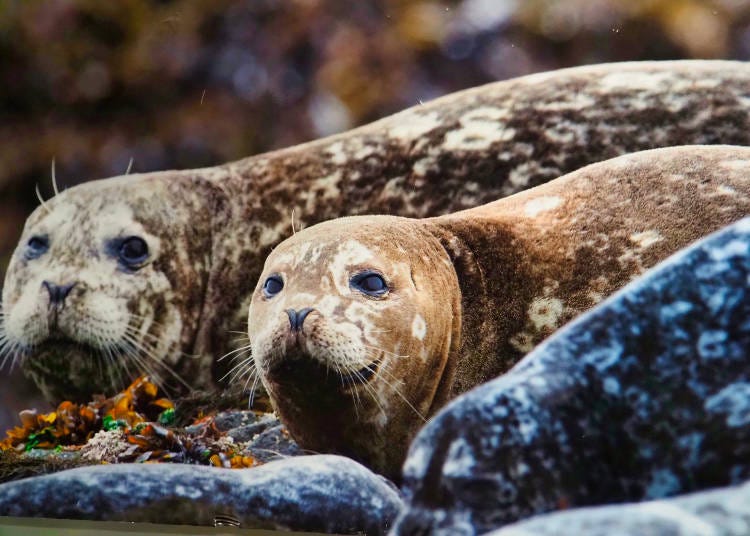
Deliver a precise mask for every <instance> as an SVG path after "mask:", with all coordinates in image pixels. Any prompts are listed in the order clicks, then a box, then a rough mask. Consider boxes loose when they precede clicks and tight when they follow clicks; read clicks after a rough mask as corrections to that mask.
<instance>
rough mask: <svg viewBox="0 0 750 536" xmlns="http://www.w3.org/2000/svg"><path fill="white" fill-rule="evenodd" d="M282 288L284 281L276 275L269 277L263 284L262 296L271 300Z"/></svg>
mask: <svg viewBox="0 0 750 536" xmlns="http://www.w3.org/2000/svg"><path fill="white" fill-rule="evenodd" d="M283 288H284V280H283V279H281V278H280V277H279V276H277V275H272V276H269V277H268V279H266V282H265V283H263V295H264V296H265V297H266V298H272V297H274V296H276V294H278V293H279V292H281V289H283Z"/></svg>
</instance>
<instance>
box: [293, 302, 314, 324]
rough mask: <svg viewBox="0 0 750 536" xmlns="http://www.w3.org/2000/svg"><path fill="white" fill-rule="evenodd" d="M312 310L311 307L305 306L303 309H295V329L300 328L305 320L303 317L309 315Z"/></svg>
mask: <svg viewBox="0 0 750 536" xmlns="http://www.w3.org/2000/svg"><path fill="white" fill-rule="evenodd" d="M312 310H313V308H312V307H305V308H304V309H300V310H299V311H297V329H302V323H303V322H304V321H305V318H307V315H309V314H310V312H311V311H312Z"/></svg>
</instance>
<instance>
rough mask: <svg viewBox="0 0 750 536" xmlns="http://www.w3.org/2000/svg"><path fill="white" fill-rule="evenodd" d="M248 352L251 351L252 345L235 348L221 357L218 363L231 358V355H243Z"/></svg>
mask: <svg viewBox="0 0 750 536" xmlns="http://www.w3.org/2000/svg"><path fill="white" fill-rule="evenodd" d="M247 350H251V346H250V344H246V345H245V346H241V347H239V348H235V349H234V350H230V351H229V352H227V353H226V354H224V355H223V356H221V357H220V358H219V359H218V360H217V361H222V360H224V359H226V358H227V357H229V356H230V355H234V354H238V353H239V354H241V353H242V352H245V351H247ZM238 357H241V356H238Z"/></svg>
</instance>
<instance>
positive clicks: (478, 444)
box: [395, 218, 750, 535]
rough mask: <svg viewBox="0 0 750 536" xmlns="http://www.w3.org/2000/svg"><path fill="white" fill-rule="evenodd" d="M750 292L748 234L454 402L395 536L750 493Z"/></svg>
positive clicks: (645, 283)
mask: <svg viewBox="0 0 750 536" xmlns="http://www.w3.org/2000/svg"><path fill="white" fill-rule="evenodd" d="M749 278H750V218H746V219H744V220H742V221H740V222H737V223H735V224H733V225H731V226H729V227H727V228H725V229H724V230H722V231H720V232H718V233H716V234H714V235H711V236H710V237H709V238H707V239H705V240H703V241H701V242H698V243H697V244H695V245H693V246H691V247H689V248H687V249H685V250H683V251H681V252H679V253H677V254H676V255H674V256H672V257H670V258H669V259H668V260H666V261H665V262H663V263H661V264H659V265H658V266H657V267H656V268H654V269H652V270H651V271H649V272H647V273H646V274H645V275H644V276H643V277H642V278H640V279H638V280H636V281H634V282H633V283H631V284H630V285H628V286H627V287H625V288H624V289H623V290H621V291H620V292H618V293H617V294H615V295H614V296H612V297H611V298H609V299H608V300H606V301H604V302H603V303H602V304H600V305H599V306H598V307H596V308H595V309H592V310H591V311H589V312H588V313H586V314H584V315H582V316H581V317H579V318H578V319H577V320H575V321H573V322H572V323H570V324H568V326H566V327H564V328H563V329H562V330H560V331H559V332H558V333H557V334H556V335H554V336H553V337H551V338H550V339H548V340H547V341H546V342H544V343H542V345H540V346H539V347H538V348H537V349H536V350H535V351H533V352H532V353H530V354H529V355H528V356H527V357H526V358H524V359H523V360H522V361H521V362H520V363H519V364H518V365H517V366H516V367H514V368H513V369H511V371H510V372H509V373H508V374H506V375H504V376H501V377H499V378H497V379H495V380H493V381H491V382H489V383H487V384H484V385H482V386H479V387H477V388H476V389H474V390H472V391H470V392H468V393H466V394H465V395H463V396H461V397H459V398H457V399H456V400H454V401H453V402H452V403H450V404H449V405H448V406H446V408H444V409H443V410H442V411H441V412H440V413H439V414H438V415H437V416H436V417H435V418H434V419H432V420H431V421H430V422H429V423H428V424H427V425H426V426H425V428H423V430H422V431H421V432H420V434H419V435H418V436H417V438H416V439H415V441H414V442H413V444H412V446H411V448H410V452H409V455H408V458H407V460H406V462H405V465H404V493H405V496H406V502H407V506H406V510H405V512H404V514H403V516H402V517H401V518H400V520H399V521H398V523H397V528H396V530H395V533H396V534H400V535H406V534H423V533H426V532H430V533H431V534H474V533H481V532H484V531H488V530H491V529H493V528H497V527H500V526H502V525H505V524H508V523H511V522H514V521H517V520H519V519H522V518H526V517H529V516H532V515H535V514H539V513H543V512H549V511H552V510H556V509H560V508H565V507H575V506H585V505H596V504H605V503H617V502H626V501H641V500H648V499H656V498H662V497H668V496H674V495H677V494H682V493H687V492H691V491H697V490H703V489H706V488H710V487H717V486H726V485H729V484H736V483H739V482H742V481H744V480H747V479H748V478H750V359H748V352H749V351H750V289H749V288H748V287H749V286H750V285H749V283H748V281H749V280H750V279H749ZM422 531H425V532H422Z"/></svg>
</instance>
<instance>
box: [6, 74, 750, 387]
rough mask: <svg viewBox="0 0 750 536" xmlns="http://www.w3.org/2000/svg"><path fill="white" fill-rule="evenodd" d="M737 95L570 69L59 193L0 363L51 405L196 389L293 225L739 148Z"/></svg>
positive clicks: (450, 201) (688, 78)
mask: <svg viewBox="0 0 750 536" xmlns="http://www.w3.org/2000/svg"><path fill="white" fill-rule="evenodd" d="M748 88H750V66H749V65H747V64H745V63H742V62H724V61H687V62H665V63H658V62H656V63H632V64H610V65H600V66H589V67H581V68H575V69H569V70H562V71H558V72H552V73H543V74H537V75H532V76H528V77H523V78H519V79H515V80H510V81H506V82H499V83H495V84H490V85H487V86H482V87H479V88H475V89H471V90H467V91H464V92H460V93H456V94H453V95H450V96H447V97H444V98H441V99H437V100H436V101H434V102H430V103H426V104H424V105H419V106H415V107H414V108H411V109H409V110H406V111H404V112H402V113H399V114H396V115H394V116H392V117H389V118H386V119H383V120H381V121H378V122H376V123H373V124H371V125H368V126H365V127H362V128H359V129H355V130H352V131H350V132H346V133H344V134H341V135H338V136H334V137H330V138H326V139H323V140H318V141H314V142H311V143H308V144H304V145H300V146H297V147H291V148H288V149H283V150H280V151H276V152H272V153H268V154H263V155H259V156H254V157H251V158H248V159H245V160H241V161H238V162H234V163H229V164H226V165H221V166H217V167H213V168H206V169H198V170H186V171H167V172H158V173H150V174H143V175H131V176H127V177H119V178H113V179H106V180H103V181H99V182H92V183H88V184H83V185H80V186H77V187H74V188H71V189H69V190H67V191H64V192H63V193H61V194H60V195H58V196H56V197H54V198H53V199H51V200H48V201H47V202H46V203H45V206H42V207H39V208H38V209H37V210H36V211H35V212H34V213H33V214H32V215H31V216H30V217H29V219H28V221H27V222H26V226H25V229H24V231H23V233H22V235H21V237H20V242H19V246H18V248H17V250H16V251H15V253H14V255H13V257H12V259H11V261H10V265H9V267H8V270H7V274H6V279H5V284H4V287H3V300H2V301H3V315H2V319H3V320H2V327H1V329H0V335H1V337H0V338H1V339H2V342H1V343H0V344H1V345H2V354H1V355H0V362H3V361H4V362H5V363H6V364H7V363H10V362H13V361H14V362H20V363H21V366H22V368H23V369H24V371H25V372H26V373H27V374H28V375H29V376H31V378H33V380H34V381H35V382H36V384H37V385H39V386H40V388H41V389H42V391H43V392H44V394H45V395H46V396H47V398H49V399H50V400H59V399H62V398H67V399H73V400H86V399H88V398H90V396H91V395H92V394H94V393H96V392H101V391H109V392H113V391H116V390H118V389H120V388H122V387H124V386H125V385H126V384H127V382H128V381H129V379H131V378H132V377H133V376H135V375H137V374H140V373H142V372H144V371H151V372H152V373H153V374H154V375H155V376H161V377H162V379H163V380H164V381H165V382H169V381H172V380H173V378H174V377H175V376H178V377H180V378H181V379H182V383H185V384H188V385H189V387H190V388H205V387H210V386H211V385H213V382H214V380H216V379H219V378H221V377H223V376H224V375H225V373H226V369H225V368H224V366H225V365H226V364H227V363H229V362H230V360H229V359H225V360H223V361H219V360H218V359H217V358H218V357H219V356H222V355H223V354H225V353H227V352H229V351H230V350H235V349H239V348H240V347H241V346H242V344H243V343H241V342H240V343H235V342H233V339H235V338H236V337H237V336H236V334H232V333H231V331H232V330H244V327H243V326H244V323H245V321H246V315H247V306H248V304H249V299H250V294H251V293H252V290H253V287H254V284H255V281H256V279H257V277H258V275H259V274H260V271H261V268H262V265H263V259H264V258H265V255H266V254H267V253H268V252H269V251H270V249H271V248H272V246H274V245H275V244H277V243H278V242H280V241H281V240H282V239H283V238H285V237H286V236H287V235H288V234H289V233H290V232H291V229H292V215H293V214H294V215H295V218H296V224H297V226H300V225H301V223H300V222H303V223H304V224H310V223H314V222H318V221H322V220H325V219H329V218H333V217H338V216H342V215H346V214H361V213H367V212H369V213H391V214H399V215H402V216H411V217H424V216H429V215H436V214H441V213H446V212H450V211H455V210H460V209H462V208H468V207H471V206H477V205H480V204H482V203H485V202H488V201H490V200H493V199H497V198H498V197H501V196H504V195H507V194H511V193H513V192H517V191H520V190H523V189H525V188H528V187H530V186H534V185H536V184H539V183H542V182H546V181H547V180H550V179H552V178H554V177H557V176H559V175H561V174H562V173H564V172H567V171H571V170H573V169H577V168H579V167H581V166H583V165H585V164H588V163H591V162H594V161H598V160H602V159H604V158H607V157H611V156H615V155H618V154H623V153H626V152H631V151H635V150H638V149H644V148H650V147H656V146H664V145H676V144H687V143H732V144H739V145H750V107H748V106H747V101H748V92H749V90H748ZM170 371H171V372H170ZM172 373H173V374H172ZM172 383H175V384H177V383H178V382H177V381H176V380H174V381H172ZM185 389H187V387H185Z"/></svg>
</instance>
